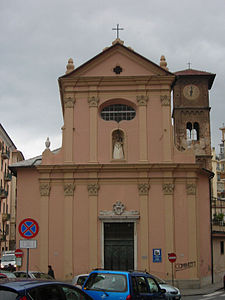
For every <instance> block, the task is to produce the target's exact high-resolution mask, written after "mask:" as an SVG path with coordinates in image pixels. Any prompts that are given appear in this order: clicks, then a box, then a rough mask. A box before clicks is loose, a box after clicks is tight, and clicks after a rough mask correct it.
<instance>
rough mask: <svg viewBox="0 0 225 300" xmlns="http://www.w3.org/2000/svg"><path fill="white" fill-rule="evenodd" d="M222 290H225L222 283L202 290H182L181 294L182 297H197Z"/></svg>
mask: <svg viewBox="0 0 225 300" xmlns="http://www.w3.org/2000/svg"><path fill="white" fill-rule="evenodd" d="M220 289H223V283H222V282H217V283H214V284H210V285H207V286H205V287H203V288H201V289H180V293H181V295H182V296H196V295H205V294H210V293H213V292H215V291H218V290H220Z"/></svg>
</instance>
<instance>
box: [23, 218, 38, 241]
mask: <svg viewBox="0 0 225 300" xmlns="http://www.w3.org/2000/svg"><path fill="white" fill-rule="evenodd" d="M18 229H19V233H20V235H21V236H22V237H23V238H25V239H32V238H34V237H35V236H36V235H37V234H38V231H39V226H38V223H37V222H36V221H35V220H34V219H31V218H27V219H24V220H23V221H21V222H20V224H19V228H18Z"/></svg>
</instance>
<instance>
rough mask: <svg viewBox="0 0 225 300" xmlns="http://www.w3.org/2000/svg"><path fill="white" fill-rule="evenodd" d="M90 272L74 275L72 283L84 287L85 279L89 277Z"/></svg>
mask: <svg viewBox="0 0 225 300" xmlns="http://www.w3.org/2000/svg"><path fill="white" fill-rule="evenodd" d="M88 276H89V274H79V275H76V276H74V277H73V279H72V284H73V285H75V286H77V287H78V288H82V286H83V284H84V282H85V280H86V279H87V278H88Z"/></svg>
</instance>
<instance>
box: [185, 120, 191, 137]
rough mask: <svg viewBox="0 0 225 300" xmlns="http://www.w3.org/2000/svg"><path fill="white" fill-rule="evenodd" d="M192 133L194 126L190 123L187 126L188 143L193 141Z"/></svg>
mask: <svg viewBox="0 0 225 300" xmlns="http://www.w3.org/2000/svg"><path fill="white" fill-rule="evenodd" d="M191 131H192V124H191V123H190V122H188V123H187V125H186V136H187V141H190V140H191Z"/></svg>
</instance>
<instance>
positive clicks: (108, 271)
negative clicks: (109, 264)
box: [91, 269, 153, 277]
mask: <svg viewBox="0 0 225 300" xmlns="http://www.w3.org/2000/svg"><path fill="white" fill-rule="evenodd" d="M91 273H110V274H124V275H127V274H131V275H142V276H143V275H144V276H150V277H153V275H151V274H149V273H148V272H145V271H120V270H118V271H117V270H101V269H96V270H93V271H92V272H91Z"/></svg>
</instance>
